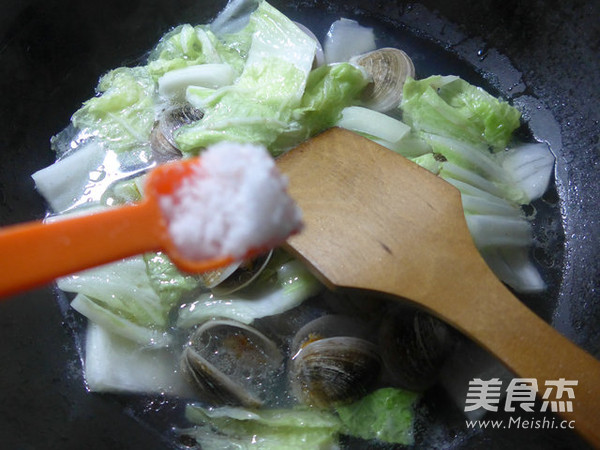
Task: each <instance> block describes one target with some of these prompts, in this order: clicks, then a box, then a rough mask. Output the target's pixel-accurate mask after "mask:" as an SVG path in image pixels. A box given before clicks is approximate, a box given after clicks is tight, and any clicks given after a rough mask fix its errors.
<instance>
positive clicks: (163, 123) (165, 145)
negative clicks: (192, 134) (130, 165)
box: [150, 103, 203, 162]
mask: <svg viewBox="0 0 600 450" xmlns="http://www.w3.org/2000/svg"><path fill="white" fill-rule="evenodd" d="M202 117H203V113H202V111H200V110H199V109H196V108H194V107H193V106H192V105H190V104H189V103H186V104H184V105H176V106H172V107H170V108H167V109H165V110H164V111H163V112H162V113H161V115H160V117H159V119H158V120H157V121H156V123H155V124H154V127H153V128H152V131H151V133H150V148H151V149H152V155H153V156H154V158H155V159H156V160H157V161H159V162H165V161H170V160H173V159H179V158H181V156H182V153H181V151H180V150H179V149H178V148H177V144H176V143H175V139H174V137H173V133H174V132H175V131H176V130H177V129H179V128H180V127H182V126H183V125H189V124H191V123H193V122H196V121H198V120H200V119H202Z"/></svg>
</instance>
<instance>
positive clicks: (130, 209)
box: [0, 203, 160, 297]
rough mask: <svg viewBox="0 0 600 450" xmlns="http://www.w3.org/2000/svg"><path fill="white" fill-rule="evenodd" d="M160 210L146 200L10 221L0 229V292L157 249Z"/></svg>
mask: <svg viewBox="0 0 600 450" xmlns="http://www.w3.org/2000/svg"><path fill="white" fill-rule="evenodd" d="M159 222H160V216H159V212H158V210H157V208H156V207H155V206H154V205H153V204H150V203H143V204H140V205H134V206H126V207H121V208H114V209H108V210H105V211H102V212H98V213H95V214H90V215H86V216H81V217H74V218H69V219H66V220H57V221H55V222H49V223H42V222H29V223H26V224H20V225H13V226H10V227H7V228H5V229H3V230H1V231H0V297H3V296H8V295H10V294H14V293H16V292H19V291H22V290H25V289H29V288H33V287H36V286H39V285H42V284H44V283H47V282H50V281H52V280H53V279H55V278H57V277H60V276H63V275H66V274H70V273H73V272H76V271H80V270H83V269H87V268H89V267H92V266H95V265H99V264H103V263H106V262H110V261H115V260H118V259H120V258H124V257H126V256H131V255H135V254H138V253H142V252H146V251H150V250H153V249H158V248H159V247H160V240H159V238H158V232H159V230H158V229H157V225H156V224H158V223H159Z"/></svg>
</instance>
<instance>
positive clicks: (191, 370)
mask: <svg viewBox="0 0 600 450" xmlns="http://www.w3.org/2000/svg"><path fill="white" fill-rule="evenodd" d="M282 363H283V355H282V354H281V352H280V350H279V349H278V347H277V345H276V344H275V343H274V342H273V341H272V340H271V339H269V338H268V337H267V336H265V335H264V334H263V333H261V332H260V331H258V330H256V329H254V328H253V327H251V326H248V325H245V324H243V323H240V322H237V321H235V320H217V319H215V320H210V321H208V322H206V323H204V324H203V325H201V326H200V327H199V328H198V329H197V330H196V331H195V332H194V333H193V334H192V335H191V336H190V340H189V342H188V344H187V345H186V347H185V348H184V350H183V352H182V355H181V359H180V367H181V370H182V373H183V375H184V376H185V377H186V379H187V380H188V381H189V382H190V383H191V385H192V386H193V387H194V388H195V389H196V391H197V392H198V394H199V396H200V399H201V400H203V401H205V402H207V403H210V404H212V405H214V406H219V405H238V406H239V405H241V406H245V407H248V408H258V407H260V406H261V405H262V404H263V402H264V399H265V397H266V394H267V392H268V391H269V388H270V386H272V384H273V380H274V379H276V374H277V373H278V372H279V371H280V370H281V369H282Z"/></svg>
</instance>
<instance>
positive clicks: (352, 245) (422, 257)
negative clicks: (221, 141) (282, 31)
mask: <svg viewBox="0 0 600 450" xmlns="http://www.w3.org/2000/svg"><path fill="white" fill-rule="evenodd" d="M278 166H279V168H280V169H281V170H282V172H283V173H285V174H286V175H287V176H288V177H289V178H290V187H289V189H290V194H291V196H292V197H293V198H294V199H295V200H296V201H297V203H298V204H299V206H300V207H301V209H302V211H303V215H304V222H305V229H304V231H303V232H302V233H300V234H299V235H296V236H294V237H292V238H291V239H290V240H288V244H287V245H288V247H289V249H290V250H291V251H292V252H293V253H294V254H295V255H296V256H298V257H299V258H300V259H301V260H303V261H304V262H306V263H307V264H308V266H309V267H311V268H312V269H313V270H314V272H315V274H316V275H317V276H319V277H320V278H321V279H322V280H323V281H324V282H325V283H326V284H327V285H329V286H330V287H332V288H335V287H344V288H358V289H367V290H371V291H379V292H382V293H385V294H389V295H391V296H394V297H396V298H399V299H400V298H402V299H407V300H410V301H412V302H414V303H416V304H418V305H420V306H422V307H423V308H425V309H426V310H427V311H429V312H430V313H432V314H434V315H435V316H437V317H439V318H441V319H442V320H444V321H446V322H447V323H449V324H450V325H452V326H454V327H455V328H457V329H458V330H460V331H461V332H463V333H464V334H465V335H467V336H469V337H470V338H472V339H473V340H474V341H475V342H477V343H479V344H480V345H481V346H483V347H484V348H486V349H487V350H488V351H490V352H491V353H493V354H494V355H496V356H497V357H498V358H499V359H500V360H501V361H502V362H503V363H505V364H506V366H507V367H508V368H509V369H511V370H512V371H514V373H515V374H516V375H517V376H518V377H521V378H535V379H537V382H538V385H539V389H540V392H539V395H540V396H542V395H543V394H544V391H545V388H544V383H545V382H546V381H550V380H559V379H566V380H569V381H577V383H578V384H577V386H575V387H574V393H575V398H573V399H571V398H567V397H566V395H563V397H562V399H558V400H562V401H563V402H564V401H570V402H572V412H571V411H565V412H560V413H559V414H560V415H561V416H562V417H563V418H564V419H565V420H567V421H575V422H571V423H570V424H568V423H566V422H565V424H566V425H567V426H568V425H573V424H574V426H575V429H576V430H577V431H578V432H579V433H580V434H581V435H582V436H583V437H584V438H585V439H587V440H588V441H589V442H590V443H592V444H593V445H595V446H600V362H599V361H597V360H596V359H595V358H593V357H592V356H591V355H589V354H588V353H586V352H584V351H583V350H581V349H580V348H578V347H577V346H576V345H574V344H573V343H571V342H570V341H569V340H567V339H566V338H564V337H563V336H561V335H560V334H559V333H558V332H557V331H556V330H554V329H553V328H552V327H551V326H549V325H548V324H547V323H546V322H544V321H543V320H542V319H540V318H539V317H538V316H537V315H535V314H534V313H533V312H532V311H530V310H529V309H528V308H527V307H525V306H524V305H523V303H521V302H520V301H519V300H518V299H517V298H516V297H515V296H514V295H512V294H511V292H510V291H509V290H508V289H507V288H506V287H505V286H504V285H503V284H502V283H501V282H500V281H499V280H498V279H497V278H496V277H495V275H494V274H493V273H492V272H491V270H490V269H489V268H488V266H487V265H486V263H485V262H484V260H483V259H482V258H481V256H480V255H479V252H478V251H477V249H476V248H475V246H474V244H473V241H472V239H471V236H470V234H469V230H468V229H467V225H466V222H465V218H464V214H463V210H462V206H461V198H460V194H459V192H458V190H456V189H455V188H454V187H453V186H451V185H450V184H448V183H446V182H445V181H443V180H442V179H440V178H438V177H436V176H435V175H433V174H431V173H429V172H428V171H426V170H425V169H422V168H421V167H419V166H417V165H416V164H414V163H412V162H410V161H408V160H407V159H405V158H403V157H402V156H400V155H397V154H395V153H393V152H391V151H389V150H388V149H385V148H383V147H381V146H379V145H377V144H375V143H373V142H371V141H369V140H367V139H365V138H362V137H360V136H358V135H356V134H354V133H351V132H348V131H345V130H342V129H336V128H334V129H331V130H329V131H327V132H325V133H323V134H321V135H319V136H317V137H316V138H314V139H312V140H310V141H308V142H306V143H304V144H303V145H301V146H300V147H298V148H296V149H294V150H292V151H291V152H290V153H288V154H286V155H284V156H283V157H281V158H280V159H279V160H278ZM553 395H554V394H553ZM553 399H554V397H552V398H550V400H553ZM548 410H550V409H548ZM522 412H523V411H522Z"/></svg>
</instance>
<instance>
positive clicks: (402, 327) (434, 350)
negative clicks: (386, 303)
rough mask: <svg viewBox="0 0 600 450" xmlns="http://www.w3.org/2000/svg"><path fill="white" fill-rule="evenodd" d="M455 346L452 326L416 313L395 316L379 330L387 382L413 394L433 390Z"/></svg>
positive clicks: (406, 311)
mask: <svg viewBox="0 0 600 450" xmlns="http://www.w3.org/2000/svg"><path fill="white" fill-rule="evenodd" d="M451 344H452V339H451V335H450V330H449V328H448V326H447V325H446V324H444V323H443V322H441V321H440V320H438V319H436V318H435V317H433V316H431V315H429V314H427V313H424V312H421V311H417V312H415V311H413V310H404V309H400V310H398V311H395V312H391V313H390V314H388V315H387V316H386V317H385V318H384V320H383V322H382V323H381V326H380V328H379V348H380V352H381V357H382V360H383V365H384V378H385V381H386V382H388V383H389V384H391V385H393V386H397V387H400V388H403V389H408V390H412V391H423V390H425V389H427V388H429V387H431V386H432V385H433V384H434V383H435V382H436V381H437V378H438V376H439V373H440V370H441V368H442V366H443V364H444V362H445V360H446V357H447V355H448V352H449V348H450V347H451Z"/></svg>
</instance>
